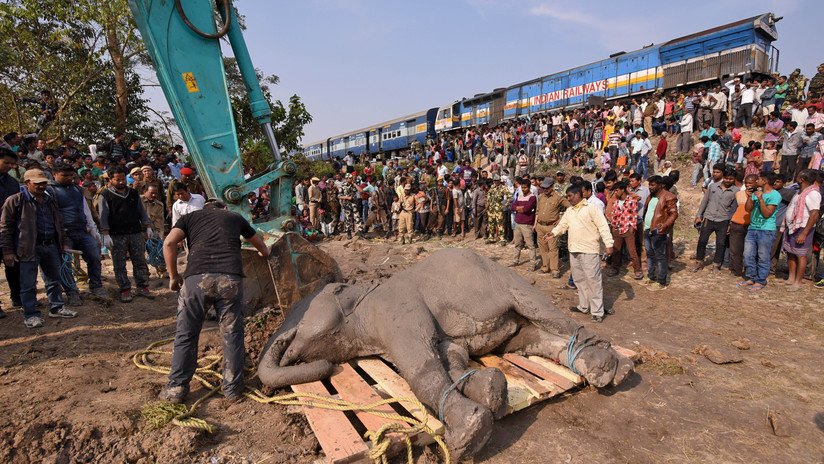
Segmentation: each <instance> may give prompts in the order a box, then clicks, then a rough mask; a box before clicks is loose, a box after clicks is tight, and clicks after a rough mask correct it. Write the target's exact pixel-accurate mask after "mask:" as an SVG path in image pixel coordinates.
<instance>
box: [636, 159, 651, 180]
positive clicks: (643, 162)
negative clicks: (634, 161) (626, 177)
mask: <svg viewBox="0 0 824 464" xmlns="http://www.w3.org/2000/svg"><path fill="white" fill-rule="evenodd" d="M635 172H637V173H638V174H641V177H642V178H644V179H646V178H647V177H649V157H648V156H647V155H641V157H640V158H638V166H636V167H635Z"/></svg>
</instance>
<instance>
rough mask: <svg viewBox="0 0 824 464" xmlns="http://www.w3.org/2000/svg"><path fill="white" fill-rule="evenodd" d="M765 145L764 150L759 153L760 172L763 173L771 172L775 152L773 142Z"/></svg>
mask: <svg viewBox="0 0 824 464" xmlns="http://www.w3.org/2000/svg"><path fill="white" fill-rule="evenodd" d="M766 144H767V146H766V148H764V151H763V152H761V170H762V171H763V172H773V166H774V165H775V156H776V153H777V150H776V149H775V142H772V141H770V142H766Z"/></svg>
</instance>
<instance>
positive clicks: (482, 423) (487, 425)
mask: <svg viewBox="0 0 824 464" xmlns="http://www.w3.org/2000/svg"><path fill="white" fill-rule="evenodd" d="M445 409H446V410H445V412H444V422H445V426H446V427H445V429H446V433H445V436H444V438H446V445H447V446H448V447H449V452H450V453H451V455H452V461H453V462H460V461H462V460H464V459H467V458H469V457H472V456H474V455H475V454H477V453H478V451H480V450H481V448H483V447H484V445H485V444H486V442H487V441H488V440H489V437H490V435H492V424H493V418H492V413H491V412H490V411H489V409H486V408H485V407H483V406H481V405H480V404H478V403H476V402H474V401H472V400H470V399H467V398H465V397H463V396H461V395H460V394H456V392H453V393H452V394H451V395H450V400H449V401H447V405H446V408H445Z"/></svg>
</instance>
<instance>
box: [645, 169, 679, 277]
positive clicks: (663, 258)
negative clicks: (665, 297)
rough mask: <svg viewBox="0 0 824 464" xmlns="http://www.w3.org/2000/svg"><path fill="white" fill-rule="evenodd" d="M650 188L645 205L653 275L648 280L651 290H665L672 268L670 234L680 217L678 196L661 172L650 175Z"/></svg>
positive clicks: (646, 246)
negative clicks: (666, 184)
mask: <svg viewBox="0 0 824 464" xmlns="http://www.w3.org/2000/svg"><path fill="white" fill-rule="evenodd" d="M649 191H650V195H649V197H647V201H646V205H645V207H644V211H646V213H645V214H644V249H646V250H647V270H648V273H649V276H648V277H647V279H645V280H644V283H645V284H650V290H662V289H664V288H666V287H667V274H668V272H669V254H668V253H667V234H669V233H670V231H671V230H672V228H673V226H674V225H675V220H676V219H678V198H677V197H676V196H675V195H673V194H672V193H670V192H669V191H668V190H667V189H666V188H665V186H664V178H663V177H661V176H652V177H650V178H649Z"/></svg>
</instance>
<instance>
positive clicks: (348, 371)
mask: <svg viewBox="0 0 824 464" xmlns="http://www.w3.org/2000/svg"><path fill="white" fill-rule="evenodd" d="M340 367H341V370H340V371H339V372H336V373H335V374H333V375H332V377H330V378H329V381H330V382H332V385H333V386H334V387H335V390H337V391H338V395H339V396H340V397H341V399H343V400H346V401H349V402H351V403H355V404H371V403H377V402H379V401H381V400H382V399H383V398H381V397H380V396H378V394H377V393H375V391H374V390H373V389H372V387H370V386H369V384H368V383H366V381H365V380H363V379H362V378H361V376H359V375H358V373H357V372H355V369H354V368H352V366H350V365H349V364H341V365H340ZM376 410H377V411H380V412H385V413H389V414H394V413H395V411H394V410H393V409H392V408H391V407H390V406H389V405H384V406H380V407H378V408H376ZM354 413H355V415H356V416H358V419H360V421H361V422H362V423H363V425H364V426H365V427H366V429H367V430H371V431H373V432H376V431H378V430H380V429H381V427H383V426H384V425H386V424H388V423H398V422H399V421H395V420H391V419H385V418H383V417H378V416H375V415H373V414H369V413H368V412H364V411H354ZM396 437H397V436H396ZM393 441H394V440H393Z"/></svg>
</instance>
